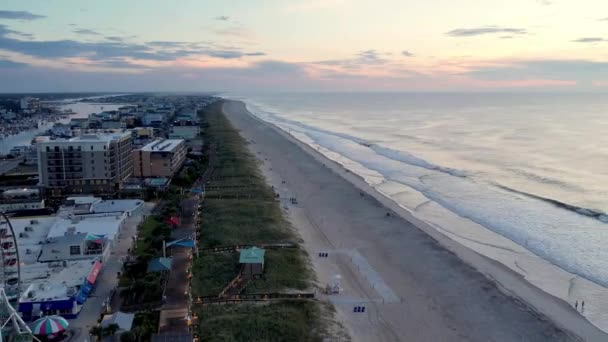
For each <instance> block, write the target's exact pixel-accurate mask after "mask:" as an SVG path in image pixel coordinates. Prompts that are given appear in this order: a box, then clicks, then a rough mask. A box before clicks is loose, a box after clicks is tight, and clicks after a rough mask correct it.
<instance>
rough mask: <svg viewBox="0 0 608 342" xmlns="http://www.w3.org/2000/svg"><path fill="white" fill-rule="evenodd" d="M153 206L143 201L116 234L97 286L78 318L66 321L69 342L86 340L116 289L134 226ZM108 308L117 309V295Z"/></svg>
mask: <svg viewBox="0 0 608 342" xmlns="http://www.w3.org/2000/svg"><path fill="white" fill-rule="evenodd" d="M154 205H155V203H149V202H145V203H144V204H143V206H144V207H143V208H141V209H139V210H138V213H136V214H134V215H133V216H131V217H128V218H127V219H126V220H125V224H124V226H123V229H122V231H121V232H120V234H119V236H118V238H117V240H116V242H115V246H114V249H113V251H112V254H111V255H110V258H109V260H107V261H106V262H105V264H104V267H103V269H102V271H101V273H100V274H99V276H98V278H97V286H96V287H95V290H94V291H93V293H92V294H91V296H89V299H88V300H87V301H86V303H85V304H84V306H83V308H82V310H81V311H80V314H79V315H78V318H76V319H73V320H70V328H71V330H73V332H74V335H73V337H72V338H71V340H72V341H77V342H81V341H89V330H90V329H91V328H92V327H93V326H95V325H97V320H98V319H99V318H100V314H101V312H102V311H103V310H104V304H105V303H106V302H107V300H108V299H109V297H110V295H111V294H112V291H114V290H115V289H116V287H117V286H118V277H117V273H118V272H120V271H121V269H122V260H123V258H124V257H125V256H127V255H128V250H129V248H131V246H132V244H133V241H132V237H133V236H135V233H136V232H137V225H138V224H139V223H140V222H141V221H142V220H143V218H144V216H145V215H149V214H150V212H151V211H152V209H153V208H154ZM113 299H114V300H113V301H112V303H111V305H110V308H111V309H112V311H116V310H118V306H119V305H120V296H119V295H118V293H117V294H116V295H115V296H114V298H113Z"/></svg>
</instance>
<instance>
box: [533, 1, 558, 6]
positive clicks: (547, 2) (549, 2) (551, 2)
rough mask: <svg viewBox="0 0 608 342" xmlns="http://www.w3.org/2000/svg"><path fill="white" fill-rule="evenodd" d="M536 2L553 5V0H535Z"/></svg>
mask: <svg viewBox="0 0 608 342" xmlns="http://www.w3.org/2000/svg"><path fill="white" fill-rule="evenodd" d="M536 2H537V3H538V4H539V5H543V6H549V5H553V4H554V3H555V1H552V0H536Z"/></svg>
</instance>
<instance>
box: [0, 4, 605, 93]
mask: <svg viewBox="0 0 608 342" xmlns="http://www.w3.org/2000/svg"><path fill="white" fill-rule="evenodd" d="M607 87H608V1H606V0H508V1H506V0H422V1H419V0H373V1H372V0H284V1H283V0H222V1H215V0H205V1H202V0H179V1H170V0H145V1H144V0H130V1H124V0H104V1H68V0H46V1H42V0H39V1H34V0H2V2H1V3H0V92H49V91H51V92H54V91H55V92H56V91H75V92H80V91H118V92H120V91H221V92H223V91H234V92H244V91H480V90H484V91H487V90H490V91H514V90H518V91H520V90H521V91H605V90H607Z"/></svg>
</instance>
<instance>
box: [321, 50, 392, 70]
mask: <svg viewBox="0 0 608 342" xmlns="http://www.w3.org/2000/svg"><path fill="white" fill-rule="evenodd" d="M387 55H388V53H384V52H380V51H377V50H374V49H369V50H363V51H359V52H357V53H356V54H355V55H354V57H353V58H346V59H330V60H324V61H318V62H313V63H311V64H313V65H315V64H316V65H324V66H330V67H339V68H343V69H346V70H359V69H361V68H363V67H370V66H380V65H385V64H387V63H388V62H389V60H388V59H387V58H385V57H384V56H387Z"/></svg>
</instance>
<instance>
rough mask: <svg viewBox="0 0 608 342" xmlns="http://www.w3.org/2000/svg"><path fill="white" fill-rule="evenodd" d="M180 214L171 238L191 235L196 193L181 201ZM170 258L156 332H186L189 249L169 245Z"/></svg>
mask: <svg viewBox="0 0 608 342" xmlns="http://www.w3.org/2000/svg"><path fill="white" fill-rule="evenodd" d="M181 203H182V213H181V222H180V226H179V228H176V229H174V230H173V232H172V234H171V238H172V239H173V240H178V239H184V238H191V237H192V235H193V234H194V231H195V225H196V211H197V206H198V196H194V195H193V196H190V197H188V198H186V199H184V200H182V202H181ZM170 248H171V250H170V253H169V251H168V253H167V254H170V255H171V256H172V257H173V264H172V265H173V266H172V269H171V272H170V273H169V280H168V282H167V288H166V289H165V304H164V305H163V308H162V311H161V313H160V321H159V333H161V334H162V333H166V332H185V333H187V332H188V321H187V316H188V308H189V306H190V299H189V295H188V291H189V281H188V277H187V273H188V267H189V266H190V264H191V260H190V257H191V255H192V251H191V249H190V248H184V247H170Z"/></svg>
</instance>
